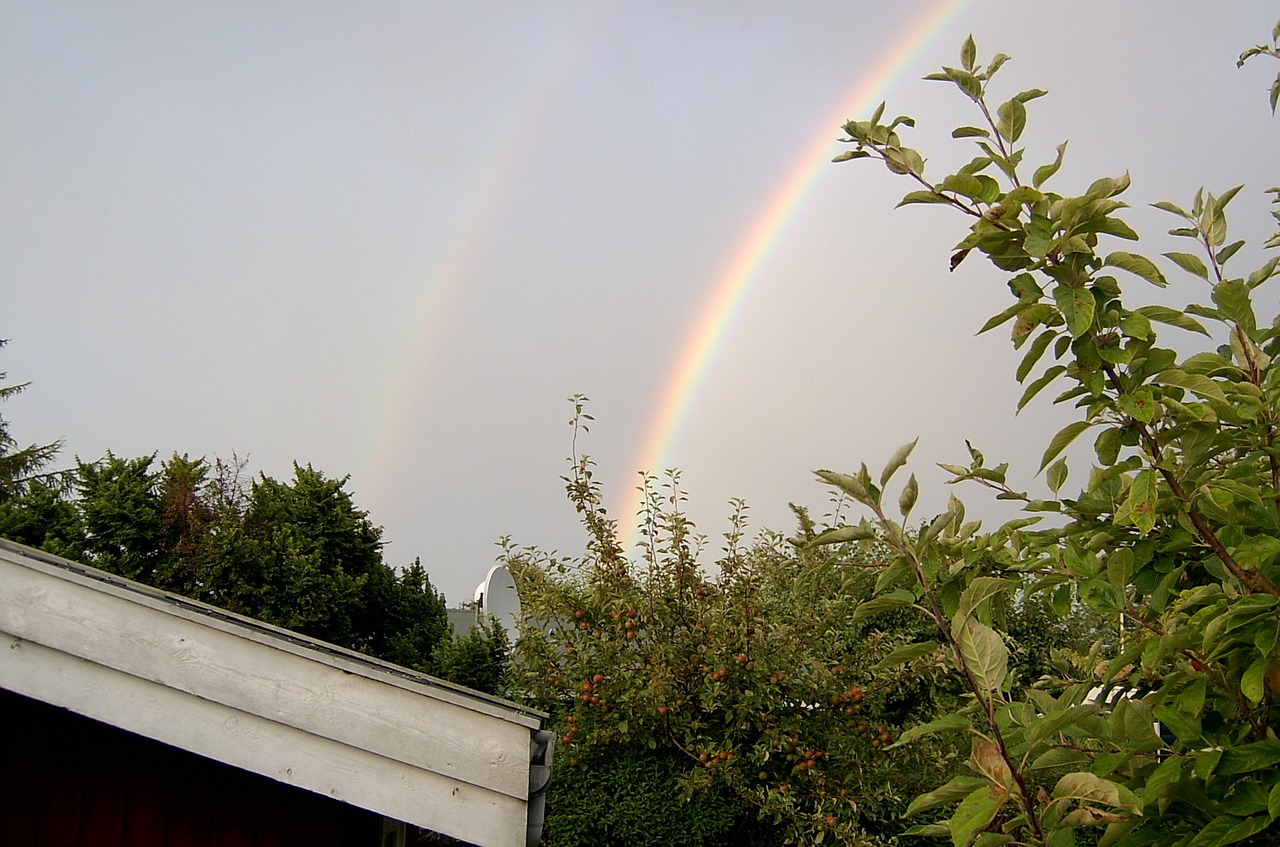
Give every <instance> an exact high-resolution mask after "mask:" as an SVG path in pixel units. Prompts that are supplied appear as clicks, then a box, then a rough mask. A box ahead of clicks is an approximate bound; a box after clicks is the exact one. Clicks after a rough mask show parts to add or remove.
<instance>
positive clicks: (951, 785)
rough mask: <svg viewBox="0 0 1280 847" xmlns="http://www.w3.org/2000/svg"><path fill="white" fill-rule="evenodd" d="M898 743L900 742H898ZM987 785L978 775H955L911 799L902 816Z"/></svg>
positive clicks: (959, 796)
mask: <svg viewBox="0 0 1280 847" xmlns="http://www.w3.org/2000/svg"><path fill="white" fill-rule="evenodd" d="M899 743H900V742H899ZM985 785H987V781H986V780H985V779H983V778H982V777H978V776H957V777H955V778H954V779H952V780H951V781H950V782H948V783H947V784H946V785H943V786H942V787H940V788H935V789H934V790H933V791H930V792H929V793H928V794H921V795H920V796H919V797H917V798H916V799H914V800H912V801H911V805H910V806H907V811H906V812H905V813H904V817H908V818H909V817H911V816H912V815H915V814H919V813H920V812H927V811H928V810H929V809H933V808H937V807H938V806H945V805H947V804H948V803H955V802H957V801H959V800H963V799H964V798H965V797H967V796H968V795H970V794H972V793H973V791H974V789H976V788H981V787H983V786H985Z"/></svg>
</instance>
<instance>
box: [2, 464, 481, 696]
mask: <svg viewBox="0 0 1280 847" xmlns="http://www.w3.org/2000/svg"><path fill="white" fill-rule="evenodd" d="M155 459H156V457H155V455H154V454H153V455H150V456H142V457H139V458H135V459H123V458H120V457H118V456H115V455H113V454H111V453H108V454H107V455H106V456H105V457H104V458H103V459H102V460H100V461H97V462H79V463H78V464H77V466H76V468H75V470H74V471H73V472H72V473H71V474H69V480H70V484H69V489H68V487H66V486H60V487H52V486H50V485H46V484H45V483H42V482H40V481H38V480H33V481H31V482H30V483H29V484H28V485H27V486H26V488H25V490H24V492H23V493H22V494H21V495H20V496H18V497H16V498H14V499H12V500H10V501H8V502H5V503H0V534H3V535H4V536H5V537H7V538H12V539H13V540H15V541H19V542H22V543H26V544H30V545H32V546H37V547H42V548H44V549H46V550H49V551H50V552H53V553H57V554H59V555H64V556H68V557H70V558H75V559H79V560H81V561H84V562H86V563H88V564H91V565H93V566H95V567H99V568H102V569H104V570H108V571H111V572H112V573H117V574H120V575H121V576H125V577H128V578H130V579H136V580H139V581H141V582H145V583H147V584H150V585H154V586H156V587H158V588H162V589H165V590H167V591H173V592H175V593H178V594H183V595H185V596H188V597H192V598H195V599H198V600H203V601H205V602H208V603H212V604H214V605H217V606H220V607H222V608H224V609H228V610H230V611H233V612H237V613H239V614H243V615H248V616H249V617H253V618H257V619H258V620H262V621H265V622H267V623H271V624H275V625H277V626H282V627H285V628H288V629H293V630H296V631H298V632H301V633H303V634H305V635H310V636H313V637H316V638H320V639H323V640H326V641H329V642H331V643H333V644H337V645H339V646H342V647H347V648H350V649H352V650H358V651H360V652H363V653H366V654H368V655H371V656H376V657H378V658H381V659H386V660H387V661H391V662H395V663H397V664H401V665H404V666H407V667H410V668H415V669H417V670H420V671H424V672H436V671H437V670H438V663H437V661H436V657H435V653H436V652H437V650H439V649H441V648H444V647H449V646H450V643H451V642H450V636H449V633H448V623H447V616H446V613H445V606H444V598H443V597H441V596H440V595H439V594H438V593H436V591H435V589H434V587H432V585H431V582H430V579H429V578H428V576H427V573H426V571H425V570H424V569H423V567H422V565H421V563H420V562H416V561H415V562H414V563H413V564H412V565H410V566H409V567H408V568H405V569H404V570H403V571H401V572H399V573H397V572H396V571H395V570H394V569H393V568H391V567H389V566H388V565H386V564H385V563H384V562H383V560H382V542H381V530H380V529H379V528H378V527H377V526H375V525H374V524H373V523H372V522H371V521H370V520H369V517H368V514H367V513H366V512H364V511H362V510H361V509H359V508H357V507H356V506H355V504H354V503H353V502H352V500H351V496H350V494H349V493H348V492H347V491H346V490H345V485H346V479H345V478H343V479H332V478H329V477H326V476H325V475H324V474H323V473H321V472H320V471H317V470H315V469H313V468H312V467H311V466H309V465H307V466H299V465H295V466H294V478H293V479H292V480H291V481H290V482H288V483H284V482H279V481H277V480H275V479H272V478H270V477H267V476H265V475H263V476H261V477H259V478H258V479H257V480H253V481H251V482H247V481H246V480H245V479H244V477H243V470H244V464H243V463H242V462H240V461H238V460H233V461H232V462H222V461H221V460H216V461H215V462H214V463H213V464H212V465H210V464H209V463H208V462H207V461H205V460H204V459H192V458H190V457H188V456H178V455H175V456H173V457H171V458H170V459H169V460H168V461H166V462H164V463H163V464H162V465H160V466H159V467H158V468H157V467H156V461H155ZM450 655H451V656H452V657H453V658H452V660H451V661H452V664H449V665H447V667H446V668H445V669H446V670H447V671H449V672H453V671H455V670H456V671H457V672H458V673H459V674H460V673H461V672H462V670H461V669H460V668H461V663H460V659H459V651H458V650H454V652H453V653H451V654H450ZM467 655H469V656H471V658H474V659H476V660H477V661H480V660H481V659H482V658H483V659H484V662H482V663H481V664H480V665H479V666H477V667H474V668H471V667H468V668H466V669H465V670H466V671H467V673H469V674H470V675H471V676H469V677H468V681H469V682H486V684H487V680H489V678H490V677H493V678H494V679H496V678H498V677H499V676H500V673H501V668H502V666H503V663H504V662H505V657H498V656H496V655H494V654H493V653H492V651H490V653H487V654H486V655H485V656H483V657H481V656H478V655H472V654H467ZM486 662H487V664H486ZM486 674H487V676H486ZM464 684H466V683H464ZM494 690H496V689H494ZM490 693H492V691H491V692H490Z"/></svg>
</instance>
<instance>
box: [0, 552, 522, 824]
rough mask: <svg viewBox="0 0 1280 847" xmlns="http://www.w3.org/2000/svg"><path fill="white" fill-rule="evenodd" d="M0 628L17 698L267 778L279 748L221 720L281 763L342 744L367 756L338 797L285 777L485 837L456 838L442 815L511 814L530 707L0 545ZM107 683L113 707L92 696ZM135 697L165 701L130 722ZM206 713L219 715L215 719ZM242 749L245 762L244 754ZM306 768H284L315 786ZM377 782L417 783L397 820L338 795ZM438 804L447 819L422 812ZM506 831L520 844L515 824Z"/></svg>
mask: <svg viewBox="0 0 1280 847" xmlns="http://www.w3.org/2000/svg"><path fill="white" fill-rule="evenodd" d="M0 632H3V633H4V634H5V635H6V636H7V638H6V641H7V642H9V643H10V646H9V648H8V649H7V650H6V651H5V652H6V655H5V660H6V662H5V669H4V674H3V677H0V679H2V680H3V684H4V685H5V687H10V683H9V680H10V679H11V678H12V679H15V680H16V679H19V678H23V679H28V680H29V682H28V683H27V686H28V690H25V691H23V692H21V693H26V694H28V695H29V696H36V697H38V698H40V699H45V700H47V701H48V702H55V703H56V704H57V705H61V706H64V707H66V708H70V709H72V710H74V711H77V712H81V713H83V714H88V715H90V716H91V717H95V718H98V719H100V720H106V721H107V722H109V723H112V724H114V725H118V726H122V727H123V728H126V729H130V730H131V731H134V732H139V733H141V734H143V735H147V736H149V737H154V738H157V740H161V741H165V742H166V743H171V744H175V745H176V746H180V747H183V748H184V749H190V750H192V752H196V753H198V754H201V755H206V756H209V757H210V758H215V759H218V760H220V761H227V762H228V763H230V764H236V765H237V766H240V767H246V768H247V769H249V770H253V771H255V772H258V773H264V774H265V775H268V776H272V777H273V778H277V779H279V778H280V776H279V774H280V768H279V767H278V764H279V762H278V761H277V759H275V758H272V757H273V756H276V755H277V754H278V753H279V752H280V751H279V749H276V748H277V747H278V745H277V744H275V743H274V742H273V743H271V744H263V745H260V746H261V749H262V754H261V756H257V754H256V753H254V752H253V751H252V750H248V751H246V748H244V747H243V746H242V745H240V744H239V742H238V740H237V739H238V738H239V737H240V735H239V733H238V731H237V730H236V728H235V727H237V726H252V727H254V733H255V737H259V738H267V737H270V738H273V739H280V738H286V737H287V738H289V739H291V740H290V741H289V742H288V746H289V747H290V748H298V749H297V751H296V755H295V756H294V757H289V758H286V759H284V760H283V761H288V760H290V758H298V757H302V758H305V757H306V756H311V755H315V756H318V757H319V759H317V761H333V760H334V756H335V755H336V754H335V753H334V752H333V751H334V750H336V749H343V750H349V751H355V752H353V753H350V754H345V755H347V756H348V757H350V756H354V757H355V758H356V759H359V760H360V761H362V762H363V763H364V765H369V764H371V763H373V762H381V763H382V764H381V765H379V766H378V767H376V768H374V771H372V772H370V771H361V773H363V776H362V777H360V778H355V777H352V779H351V784H350V785H348V786H346V787H344V788H342V789H341V790H340V791H339V790H338V789H335V788H334V787H333V786H332V785H330V784H328V783H325V782H324V780H322V779H321V780H319V781H316V782H315V784H314V785H308V784H305V783H301V782H298V783H295V784H299V785H301V786H302V787H304V788H309V789H310V790H317V791H321V792H322V793H330V794H332V795H333V796H338V797H340V799H344V800H345V801H347V802H353V803H355V804H356V805H360V806H363V807H366V808H373V809H374V810H375V811H380V812H382V813H383V814H388V815H389V816H392V817H397V819H400V820H405V821H407V822H409V823H415V824H418V825H421V826H427V827H429V828H431V829H435V830H437V831H440V832H445V833H447V834H452V835H455V836H456V837H463V838H465V839H466V840H468V841H472V842H473V843H477V844H488V843H495V844H496V843H499V842H497V841H492V842H491V841H489V840H477V837H476V833H474V832H466V833H461V832H458V831H456V830H455V829H454V826H455V824H453V823H450V820H452V819H455V818H459V817H461V818H466V817H472V818H475V819H476V821H475V823H473V824H466V826H469V827H471V828H472V829H475V828H477V827H480V828H483V827H482V825H481V823H480V819H484V821H486V822H487V823H488V824H493V823H495V822H497V821H502V823H501V826H500V827H499V828H501V829H504V830H505V828H506V827H507V826H508V822H507V820H506V819H507V815H506V814H504V813H501V812H500V811H499V807H500V806H502V805H503V804H504V803H505V802H506V800H511V801H516V804H517V806H518V807H519V814H518V815H517V817H519V818H520V819H521V821H522V822H523V820H524V817H523V816H524V808H525V801H526V800H527V797H528V786H529V750H530V738H531V734H532V733H533V732H535V731H536V730H537V729H538V728H539V726H540V725H541V723H542V718H543V717H544V715H542V714H541V713H539V712H536V711H533V710H529V709H524V708H522V707H519V706H517V705H516V704H508V703H505V702H504V701H501V700H498V699H496V698H489V697H483V696H480V695H473V694H472V693H470V692H468V691H467V690H466V689H461V688H457V687H453V686H449V685H447V684H443V683H437V682H436V681H433V680H430V678H426V677H421V676H419V675H416V674H414V673H412V672H410V671H406V670H404V669H400V668H397V667H396V666H394V665H389V664H386V663H381V662H376V661H374V660H367V659H366V658H365V657H361V656H358V655H357V654H351V653H349V652H348V651H343V650H341V649H339V648H335V647H332V646H331V645H325V644H323V643H320V642H314V641H311V640H309V639H306V638H304V637H302V636H298V635H296V634H294V633H290V632H287V631H284V630H278V629H276V628H274V627H269V626H267V625H265V624H261V623H259V622H257V621H251V620H249V619H246V618H242V617H240V616H237V615H232V614H230V613H227V612H224V611H222V610H218V609H215V608H213V607H209V606H205V605H204V604H199V603H194V602H192V601H190V600H186V599H185V598H177V597H174V596H172V595H166V594H164V593H163V592H158V591H155V590H154V589H150V588H147V587H146V586H141V585H138V584H137V583H132V582H129V581H128V580H124V579H121V578H118V577H114V576H111V575H108V574H104V573H102V572H101V571H95V570H93V569H91V568H86V567H84V566H82V565H76V564H74V563H71V562H67V561H66V560H62V559H58V558H57V557H53V556H50V555H49V554H44V553H39V552H38V551H31V550H28V549H27V548H22V547H20V546H18V545H13V544H11V543H9V542H2V541H0ZM35 648H43V649H35ZM55 656H61V657H63V658H64V659H65V661H55V659H54V657H55ZM33 663H34V664H33ZM42 665H43V666H47V669H49V670H51V669H52V668H53V667H55V666H57V667H59V668H60V670H59V672H58V674H59V675H61V676H59V675H55V674H48V675H42V673H41V672H40V667H41V666H42ZM44 676H47V678H48V682H47V685H48V686H49V687H50V689H51V690H50V691H46V692H43V696H42V692H41V691H39V690H36V689H39V688H40V686H41V685H42V684H44V683H41V682H40V679H41V678H43V677H44ZM67 680H71V682H70V683H68V682H67ZM76 680H79V682H76ZM90 682H92V684H90ZM32 686H34V688H32ZM113 687H114V688H117V689H120V692H119V694H120V696H119V698H118V699H119V700H120V701H121V703H123V704H124V705H121V706H118V707H111V706H101V707H99V706H97V705H95V704H96V703H98V702H100V701H101V700H102V692H103V691H105V690H108V689H112V688H113ZM53 689H57V690H56V691H55V690H53ZM76 692H79V693H78V694H77V693H76ZM147 702H155V703H159V702H164V703H165V704H166V708H165V709H164V710H161V711H159V712H156V710H155V709H151V710H150V712H151V713H153V717H152V718H151V719H149V720H144V719H143V718H141V717H137V716H141V715H145V714H147V713H148V710H147V709H146V708H144V707H143V706H142V705H140V704H144V703H147ZM94 709H99V710H100V711H101V709H108V710H109V711H110V712H111V713H110V714H96V713H93V710H94ZM175 709H176V710H177V711H174V710H175ZM209 709H213V710H214V712H215V713H216V712H218V710H221V711H222V712H224V713H225V717H226V718H227V721H226V722H225V723H226V725H225V726H223V725H222V724H219V723H217V722H216V721H214V720H213V719H212V718H211V717H210V716H209V715H208V714H206V712H207V710H209ZM197 714H204V715H205V719H204V723H203V724H201V723H200V722H199V721H197V722H196V723H195V724H191V726H192V727H199V726H203V727H204V728H203V729H199V730H198V731H196V730H194V729H193V730H192V731H193V732H196V736H197V737H195V738H191V737H187V735H185V734H184V733H186V732H187V730H186V729H185V727H186V726H187V724H186V721H187V719H188V718H190V717H193V716H195V715H197ZM139 722H141V725H139ZM219 726H223V728H222V729H218V728H217V727H219ZM178 736H182V737H178ZM194 745H198V746H194ZM320 751H324V752H320ZM244 756H250V757H255V756H257V758H254V761H253V762H251V763H246V762H245V761H242V760H241V759H242V758H243V757H244ZM236 757H241V759H237V758H236ZM371 757H372V758H371ZM339 758H341V757H339ZM353 767H354V765H353ZM321 770H323V769H322V768H319V766H317V767H313V768H311V769H308V768H307V767H300V769H298V772H300V773H301V774H304V775H306V774H311V776H308V777H307V779H308V780H309V781H314V778H315V777H316V775H317V774H319V773H320V771H321ZM340 770H341V769H339V771H340ZM379 774H381V775H380V776H379ZM409 774H417V777H416V778H413V779H411V778H409V776H407V775H409ZM415 779H416V782H415ZM362 780H363V781H364V782H363V783H362V786H363V787H361V788H357V787H356V783H361V781H362ZM380 780H391V781H393V782H394V781H399V782H401V783H404V784H406V785H409V784H412V785H416V787H410V788H408V789H407V790H409V791H410V792H411V793H413V792H417V796H418V800H417V803H418V806H419V807H422V808H421V809H420V810H419V812H417V813H414V814H408V815H406V814H405V811H406V810H405V809H403V808H400V807H399V806H397V809H396V810H395V811H391V810H390V809H389V808H377V807H375V806H371V805H368V804H366V803H365V802H363V801H361V802H357V801H356V800H355V799H353V798H354V797H355V796H356V795H357V794H359V793H360V792H361V791H365V792H372V793H373V794H379V793H380V792H381V789H379V788H377V787H376V783H377V782H379V781H380ZM405 780H408V782H407V783H405ZM440 780H444V781H446V782H447V784H448V786H449V789H448V792H444V791H443V790H442V785H444V784H446V783H442V782H440ZM285 781H290V782H292V781H293V780H292V779H290V780H285ZM370 785H373V786H374V787H370ZM446 794H447V798H446V796H445V795H446ZM392 795H394V791H392V792H391V794H389V795H388V796H392ZM458 797H462V798H463V800H466V801H468V802H469V803H471V806H470V807H469V808H468V809H467V810H466V812H465V814H462V815H461V816H458V815H455V814H453V813H452V812H447V811H433V810H431V809H428V808H427V807H435V806H439V807H440V809H442V810H448V809H450V808H451V807H452V806H451V802H443V803H441V802H440V801H441V800H442V799H449V798H458ZM504 798H505V799H504ZM387 802H388V803H389V802H391V801H387ZM458 802H462V801H458ZM384 805H386V804H385V803H384ZM424 809H425V811H424ZM441 814H443V815H444V816H445V818H446V820H439V819H436V817H437V816H438V815H441ZM424 815H426V817H424ZM428 818H431V819H430V820H428ZM517 829H518V831H519V833H520V837H521V838H523V831H524V828H523V825H521V826H520V827H518V828H517ZM487 838H488V836H486V839H487ZM513 843H514V842H513Z"/></svg>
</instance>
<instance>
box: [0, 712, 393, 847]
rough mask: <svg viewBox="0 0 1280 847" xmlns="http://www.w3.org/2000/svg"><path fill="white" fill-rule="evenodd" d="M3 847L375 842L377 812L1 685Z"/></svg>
mask: <svg viewBox="0 0 1280 847" xmlns="http://www.w3.org/2000/svg"><path fill="white" fill-rule="evenodd" d="M0 749H3V751H4V753H3V755H2V756H0V844H2V845H4V847H304V845H305V847H375V846H376V845H377V844H378V842H379V837H380V833H381V826H382V818H381V816H380V815H377V814H374V813H372V812H368V811H365V810H363V809H359V808H356V807H353V806H348V805H346V804H343V803H340V802H338V801H336V800H333V799H331V798H329V797H325V796H322V795H319V794H313V793H311V792H308V791H305V790H303V789H300V788H296V787H293V786H289V785H285V784H283V783H280V782H277V781H275V780H272V779H268V778H266V777H263V776H259V775H257V774H252V773H249V772H247V771H243V770H240V769H238V768H234V767H231V766H230V765H225V764H222V763H219V762H215V761H211V760H209V759H205V758H202V757H200V756H196V755H194V754H191V753H187V752H185V751H182V750H178V749H177V748H174V747H169V746H167V745H165V744H161V743H159V742H157V741H152V740H150V739H146V738H143V737H141V736H138V735H134V734H132V733H129V732H125V731H123V730H120V729H116V728H115V727H111V726H108V725H106V724H102V723H99V722H97V721H94V720H91V719H89V718H85V717H82V716H80V715H77V714H74V713H72V712H68V711H66V710H63V709H59V708H56V707H54V706H50V705H47V704H44V703H41V702H39V701H36V700H31V699H29V698H26V697H23V696H20V695H18V694H14V693H12V692H9V691H6V690H4V689H2V688H0Z"/></svg>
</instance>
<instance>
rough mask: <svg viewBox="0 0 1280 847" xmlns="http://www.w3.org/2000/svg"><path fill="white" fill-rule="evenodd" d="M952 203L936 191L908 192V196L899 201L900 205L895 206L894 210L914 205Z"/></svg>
mask: <svg viewBox="0 0 1280 847" xmlns="http://www.w3.org/2000/svg"><path fill="white" fill-rule="evenodd" d="M950 202H951V201H950V200H948V199H947V198H946V197H944V196H942V195H941V194H938V193H937V192H934V191H911V192H908V193H907V195H906V196H904V197H903V198H902V199H901V200H899V201H898V205H897V206H895V207H894V208H902V207H903V206H910V205H912V204H913V203H950Z"/></svg>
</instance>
